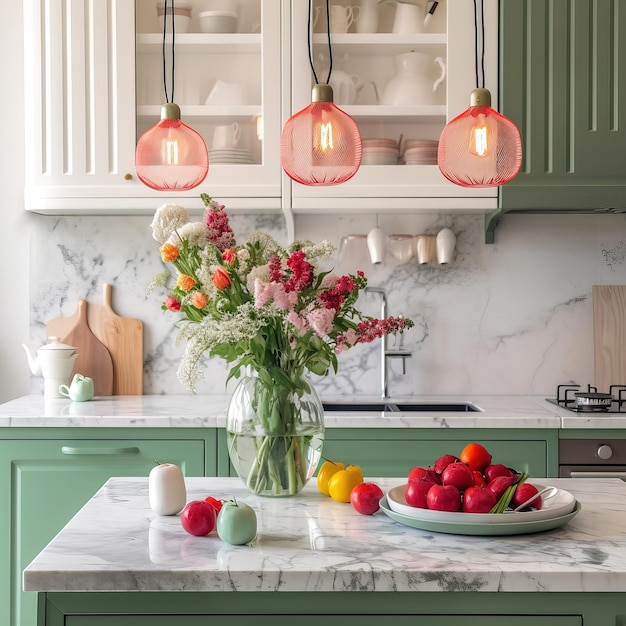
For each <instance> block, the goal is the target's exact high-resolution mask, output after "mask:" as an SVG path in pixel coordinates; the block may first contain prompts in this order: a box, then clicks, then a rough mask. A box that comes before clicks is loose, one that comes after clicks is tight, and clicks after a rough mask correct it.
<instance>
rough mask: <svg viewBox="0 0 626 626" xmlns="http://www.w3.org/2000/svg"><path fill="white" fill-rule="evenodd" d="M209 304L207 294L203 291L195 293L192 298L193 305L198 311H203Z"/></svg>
mask: <svg viewBox="0 0 626 626" xmlns="http://www.w3.org/2000/svg"><path fill="white" fill-rule="evenodd" d="M208 302H209V299H208V298H207V296H206V294H204V293H202V292H201V291H194V292H193V295H192V296H191V303H192V304H193V305H194V306H195V307H196V309H203V308H204V307H205V306H206V305H207V304H208Z"/></svg>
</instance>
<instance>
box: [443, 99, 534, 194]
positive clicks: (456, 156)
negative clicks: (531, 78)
mask: <svg viewBox="0 0 626 626" xmlns="http://www.w3.org/2000/svg"><path fill="white" fill-rule="evenodd" d="M437 160H438V164H439V169H440V170H441V173H442V174H443V175H444V176H445V177H446V178H447V179H448V180H450V181H451V182H453V183H455V184H456V185H460V186H462V187H497V186H500V185H504V184H505V183H508V182H509V181H510V180H512V179H513V178H515V176H517V174H518V172H519V170H520V168H521V166H522V138H521V135H520V132H519V129H518V128H517V126H516V125H515V124H514V123H513V122H512V121H511V120H510V119H509V118H507V117H505V116H504V115H501V114H500V113H498V112H497V111H496V110H495V109H493V108H491V94H490V93H489V90H487V89H474V90H473V91H472V93H471V96H470V107H469V108H468V109H467V110H466V111H465V112H463V113H462V114H461V115H459V116H458V117H455V118H454V119H453V120H451V121H450V122H449V123H448V124H447V125H446V127H445V128H444V129H443V132H442V133H441V136H440V137H439V149H438V155H437Z"/></svg>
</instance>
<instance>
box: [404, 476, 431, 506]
mask: <svg viewBox="0 0 626 626" xmlns="http://www.w3.org/2000/svg"><path fill="white" fill-rule="evenodd" d="M436 484H437V483H435V482H433V481H432V480H428V479H427V478H426V477H424V478H419V479H417V480H410V481H409V482H408V484H407V486H406V489H405V490H404V499H405V500H406V503H407V504H408V505H409V506H415V507H417V508H419V509H427V508H428V504H427V503H426V494H427V493H428V490H429V489H430V488H431V487H432V486H433V485H436Z"/></svg>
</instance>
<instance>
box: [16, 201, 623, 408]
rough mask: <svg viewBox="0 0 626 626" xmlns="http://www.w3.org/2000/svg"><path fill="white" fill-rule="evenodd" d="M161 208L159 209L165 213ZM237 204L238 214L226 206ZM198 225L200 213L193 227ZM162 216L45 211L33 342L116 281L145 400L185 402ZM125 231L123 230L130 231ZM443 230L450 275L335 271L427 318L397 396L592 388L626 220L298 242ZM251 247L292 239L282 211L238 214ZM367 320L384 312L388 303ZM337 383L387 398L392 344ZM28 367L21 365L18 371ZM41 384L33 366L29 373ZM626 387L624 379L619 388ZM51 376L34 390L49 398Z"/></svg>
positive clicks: (345, 264) (440, 219) (350, 267)
mask: <svg viewBox="0 0 626 626" xmlns="http://www.w3.org/2000/svg"><path fill="white" fill-rule="evenodd" d="M155 209H156V206H155ZM227 209H228V207H227ZM194 219H196V218H194ZM150 221H151V216H144V217H138V216H124V217H120V216H88V215H86V216H66V217H55V216H36V218H34V219H33V221H32V223H31V225H30V226H31V241H30V250H31V253H30V269H29V271H30V275H29V281H30V286H31V288H30V294H31V302H30V307H31V322H30V326H31V337H19V338H16V343H21V342H23V341H28V340H29V339H30V340H31V341H32V343H33V347H38V346H39V345H41V344H42V343H43V342H44V340H45V324H46V322H47V321H48V320H49V319H51V318H55V317H59V316H69V315H71V314H72V313H73V312H74V310H75V308H76V303H77V301H78V300H79V299H81V298H84V299H87V300H88V301H90V302H96V303H99V302H100V301H101V292H102V283H104V282H108V283H111V284H112V285H113V306H114V309H115V310H116V311H117V312H118V313H119V314H120V315H123V316H125V317H133V318H138V319H140V320H142V321H143V322H144V330H145V333H144V363H145V365H144V393H146V394H153V395H158V394H174V395H178V394H184V393H185V389H184V388H183V387H182V386H181V384H180V383H179V381H178V379H177V377H176V370H177V368H178V363H179V361H180V357H181V354H182V350H183V346H182V345H179V344H177V342H176V330H175V328H174V325H173V321H174V316H172V315H169V314H165V315H164V314H163V312H162V311H161V309H160V304H161V301H162V297H163V295H162V294H157V293H156V292H155V293H152V294H150V295H146V286H147V285H148V282H149V281H150V279H151V278H152V277H153V276H154V275H155V274H156V273H157V272H159V271H160V270H161V269H162V268H163V265H162V263H161V260H160V258H159V254H158V246H157V245H156V243H155V242H154V241H153V240H152V237H151V233H150V229H149V224H150ZM121 222H123V227H120V223H121ZM377 223H378V224H379V226H380V227H381V228H382V229H383V230H384V231H385V232H386V233H387V234H391V233H409V234H413V235H417V234H422V233H426V234H434V233H437V232H438V231H439V230H441V228H443V227H445V226H447V227H450V228H451V229H452V230H453V231H454V232H455V233H456V235H457V253H456V257H455V258H454V260H453V262H452V263H450V264H449V265H448V266H439V265H418V263H417V260H416V259H411V260H410V261H409V262H407V263H404V264H398V262H397V261H395V259H393V258H392V257H391V256H390V255H388V256H387V258H386V260H385V263H384V264H383V265H381V266H372V265H371V264H370V263H369V261H368V260H367V257H366V256H365V255H363V254H362V253H359V252H358V251H357V253H355V254H352V255H351V256H349V257H341V258H340V256H339V254H337V255H336V256H335V257H334V258H333V259H332V260H331V263H329V266H335V268H336V270H337V271H340V272H343V271H355V270H356V269H363V270H364V271H365V272H366V274H367V276H368V279H369V283H370V285H371V286H384V287H385V289H386V290H387V292H388V293H387V295H388V300H389V314H391V315H398V314H403V315H405V316H408V317H411V318H413V319H414V320H415V322H416V326H415V328H414V329H413V330H412V331H411V332H409V333H408V334H407V335H406V337H405V347H406V348H407V349H408V350H410V351H411V352H412V354H413V356H412V357H411V358H410V359H408V360H407V362H406V372H405V373H403V372H402V363H401V362H399V361H398V360H397V359H396V360H392V362H391V363H390V367H389V376H390V393H391V394H392V395H398V396H402V397H405V396H409V397H415V396H424V395H461V394H482V395H488V394H503V395H518V396H544V397H545V396H546V395H548V394H553V393H554V389H555V388H556V385H557V384H559V383H568V382H570V381H576V382H578V383H580V384H583V385H585V384H587V383H588V382H593V332H592V307H591V298H590V296H591V288H592V285H593V284H619V283H623V282H624V279H625V271H626V270H625V268H626V257H625V255H624V245H625V241H626V217H624V216H623V215H593V216H589V215H571V214H563V215H507V216H506V218H505V219H503V220H502V223H501V224H500V225H499V226H498V230H497V235H496V243H495V244H494V245H485V243H484V219H483V217H482V216H480V215H449V216H443V215H437V214H433V215H410V214H403V215H393V214H389V213H387V212H386V211H385V207H384V206H381V210H380V212H379V215H360V214H359V215H356V214H355V215H344V216H339V215H329V214H327V213H324V214H323V215H322V216H320V215H298V216H297V220H296V236H297V237H298V238H300V239H305V238H308V239H311V240H313V241H319V240H321V239H328V240H330V241H331V242H332V243H333V244H335V245H336V246H337V248H339V244H340V240H341V237H342V236H343V235H348V234H364V233H367V232H368V231H369V230H370V229H371V228H373V227H374V226H375V225H376V224H377ZM232 225H233V228H234V230H235V233H236V235H237V238H238V240H240V241H243V240H244V239H245V238H246V236H247V234H248V233H249V232H250V231H252V230H258V229H262V230H266V231H268V232H270V233H271V234H273V235H274V236H275V237H276V238H277V239H278V240H279V241H281V242H283V243H286V241H285V240H286V236H287V235H286V228H285V224H284V219H283V217H282V216H280V215H269V216H264V215H261V214H258V213H255V214H250V215H241V214H235V212H233V215H232ZM362 308H363V310H364V312H366V313H367V314H370V315H374V316H376V315H378V313H379V311H380V308H379V302H378V300H377V299H376V298H374V297H373V296H372V297H364V298H363V302H362ZM339 361H340V368H339V373H338V374H337V375H331V376H326V377H324V378H323V379H319V380H316V385H317V386H318V389H319V390H320V392H321V393H322V394H325V395H333V394H336V395H349V396H352V397H355V396H366V395H368V394H371V393H373V391H374V390H378V389H380V382H379V380H380V370H379V349H378V345H375V344H370V345H367V346H362V347H358V348H356V349H354V350H351V351H349V352H346V353H345V354H342V355H340V359H339ZM18 365H19V364H18ZM21 366H22V367H23V371H24V376H30V374H29V370H28V366H27V363H26V359H24V361H23V363H22V364H21ZM226 374H227V368H226V367H225V365H224V364H223V363H222V362H221V361H220V360H218V359H212V360H210V361H207V363H206V375H205V377H204V379H203V380H202V381H201V383H200V385H199V387H198V392H199V393H201V394H215V395H220V394H224V393H229V391H230V389H228V388H226V385H225V381H226ZM616 382H618V383H619V382H624V381H616ZM42 389H43V381H42V379H41V378H37V377H32V378H31V391H32V392H33V393H36V392H41V390H42Z"/></svg>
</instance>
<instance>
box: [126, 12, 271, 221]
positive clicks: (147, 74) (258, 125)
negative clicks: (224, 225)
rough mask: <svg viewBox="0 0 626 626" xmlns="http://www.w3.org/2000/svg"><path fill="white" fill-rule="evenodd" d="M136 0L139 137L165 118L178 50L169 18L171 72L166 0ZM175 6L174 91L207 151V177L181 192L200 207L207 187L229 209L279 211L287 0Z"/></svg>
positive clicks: (176, 51) (186, 121) (187, 120)
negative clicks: (284, 5) (163, 109)
mask: <svg viewBox="0 0 626 626" xmlns="http://www.w3.org/2000/svg"><path fill="white" fill-rule="evenodd" d="M136 7H137V20H136V22H137V23H136V29H137V36H136V44H137V61H136V83H137V85H136V87H137V89H136V94H137V96H136V97H137V107H136V108H137V137H139V136H140V135H141V134H142V133H143V132H144V131H146V130H147V129H148V128H150V127H151V126H153V125H155V124H156V123H157V122H158V120H159V117H160V111H161V105H162V104H163V103H164V102H165V89H164V78H165V81H166V83H167V88H168V97H169V99H170V101H171V99H172V80H171V65H170V64H171V56H172V55H171V33H170V31H171V17H170V18H168V20H167V31H168V32H167V34H166V37H165V41H166V46H165V67H166V69H165V77H164V69H163V58H164V55H163V13H164V8H163V2H156V1H155V2H147V1H146V0H141V1H137V3H136ZM168 9H169V10H171V2H170V3H168ZM174 10H175V15H174V19H175V23H174V34H175V49H174V53H175V57H174V61H175V76H174V97H173V99H174V101H175V102H176V104H178V105H179V106H180V109H181V119H182V121H183V122H185V123H186V124H188V125H189V126H191V127H192V128H193V129H195V130H197V131H198V132H199V133H200V134H201V135H202V137H203V138H204V141H205V143H206V145H207V148H208V151H209V172H208V175H207V177H206V179H205V181H204V182H203V183H202V184H201V185H200V186H199V187H197V188H196V189H194V190H192V191H190V192H183V193H177V194H176V197H178V198H179V199H180V198H181V197H189V198H190V199H195V200H191V201H187V200H186V201H185V206H191V207H193V206H194V204H193V203H194V202H196V203H197V202H199V200H198V196H199V194H200V193H201V192H206V193H208V194H209V195H211V196H213V197H215V198H217V199H219V200H220V201H223V202H224V203H225V204H228V206H229V207H230V208H254V209H280V205H281V200H280V196H281V168H280V155H279V150H278V146H279V140H278V137H279V136H280V121H281V120H280V105H281V95H280V94H281V71H280V62H281V19H280V16H281V12H280V0H263V1H261V0H237V1H236V2H233V1H232V0H187V1H186V2H183V1H182V0H181V1H178V0H176V2H175V6H174ZM146 193H149V191H148V192H146ZM155 194H156V195H158V197H159V198H164V197H165V196H166V195H168V194H163V193H158V192H155ZM165 201H167V200H165Z"/></svg>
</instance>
